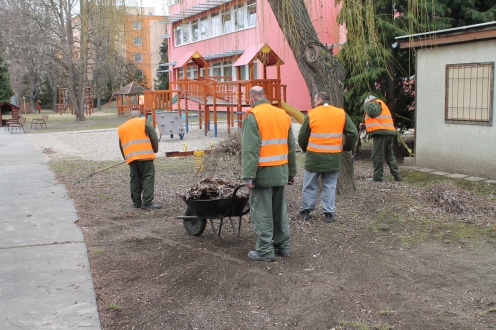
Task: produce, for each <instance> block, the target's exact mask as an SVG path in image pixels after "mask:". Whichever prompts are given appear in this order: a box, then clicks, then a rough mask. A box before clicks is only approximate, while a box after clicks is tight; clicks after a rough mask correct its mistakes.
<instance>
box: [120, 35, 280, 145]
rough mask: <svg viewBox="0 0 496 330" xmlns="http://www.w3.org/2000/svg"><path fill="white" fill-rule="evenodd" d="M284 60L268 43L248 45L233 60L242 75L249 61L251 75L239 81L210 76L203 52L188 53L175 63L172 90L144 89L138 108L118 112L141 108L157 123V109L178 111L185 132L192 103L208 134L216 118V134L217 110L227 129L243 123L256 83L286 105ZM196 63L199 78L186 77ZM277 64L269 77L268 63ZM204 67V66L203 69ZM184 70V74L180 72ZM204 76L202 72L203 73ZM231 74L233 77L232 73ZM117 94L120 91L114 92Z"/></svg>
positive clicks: (271, 98)
mask: <svg viewBox="0 0 496 330" xmlns="http://www.w3.org/2000/svg"><path fill="white" fill-rule="evenodd" d="M257 60H258V61H259V63H261V64H262V65H263V78H262V79H255V70H254V63H255V61H257ZM282 64H284V62H283V61H282V60H281V59H280V58H279V57H278V56H277V55H276V54H275V52H274V51H273V50H272V49H271V48H270V47H269V46H268V45H267V44H260V45H255V46H252V47H250V48H249V49H247V50H246V51H245V52H244V53H243V55H242V56H241V57H239V58H238V60H237V61H236V62H235V63H234V64H233V66H234V67H236V70H237V76H238V77H240V76H241V66H243V65H248V67H249V79H247V80H237V81H219V80H230V79H222V78H224V77H209V76H208V71H209V70H208V69H209V64H208V62H207V61H206V60H205V59H204V58H203V56H202V55H201V54H199V53H198V52H196V51H193V52H190V53H187V54H185V55H184V56H183V58H181V59H180V60H179V61H178V62H177V63H176V64H175V65H174V67H173V70H172V77H173V78H174V79H173V81H171V82H170V83H169V84H170V87H171V89H169V90H155V91H143V95H144V102H143V104H142V105H134V106H135V107H136V106H138V107H137V108H136V109H134V108H133V109H131V108H132V106H127V107H124V105H123V104H119V105H117V107H118V109H119V106H121V107H122V109H123V110H122V111H119V110H118V114H121V115H122V114H125V113H126V112H128V111H130V110H140V111H142V113H143V114H144V115H145V116H149V115H151V116H152V121H153V125H156V115H155V111H160V110H162V111H178V112H179V115H180V116H181V115H182V118H183V119H185V126H186V132H188V131H189V120H190V113H189V112H190V111H191V110H192V109H191V107H192V106H193V105H195V106H197V109H194V111H195V112H197V113H198V124H199V128H200V129H204V131H205V135H206V134H207V133H208V132H209V131H210V130H211V123H212V122H213V130H214V136H215V137H217V132H218V131H217V128H218V119H219V118H218V114H219V113H220V112H223V113H225V114H226V116H227V130H228V132H230V131H231V128H232V127H238V128H239V127H241V122H242V120H243V115H244V113H245V112H246V108H249V107H250V104H249V100H248V92H249V90H250V88H252V87H253V86H261V87H263V88H264V90H265V94H266V97H267V100H269V101H270V102H271V103H272V104H273V105H274V106H277V107H283V104H284V102H285V101H286V86H285V85H281V69H280V66H281V65H282ZM191 66H196V69H197V71H196V72H198V78H196V79H191V78H187V77H186V72H187V68H188V67H191ZM269 66H275V67H276V72H277V75H276V78H275V79H268V77H267V67H269ZM201 69H203V70H201ZM181 72H182V73H183V78H178V77H180V73H181ZM202 72H203V73H204V76H201V75H200V74H201V73H202ZM229 78H230V77H229ZM114 94H117V92H116V93H114Z"/></svg>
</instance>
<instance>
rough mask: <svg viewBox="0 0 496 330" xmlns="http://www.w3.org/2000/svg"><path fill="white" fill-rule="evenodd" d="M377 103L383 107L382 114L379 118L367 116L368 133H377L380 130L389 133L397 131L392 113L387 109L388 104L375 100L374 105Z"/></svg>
mask: <svg viewBox="0 0 496 330" xmlns="http://www.w3.org/2000/svg"><path fill="white" fill-rule="evenodd" d="M374 102H377V103H379V104H380V105H381V109H382V112H381V114H380V115H379V116H377V117H374V118H372V117H369V116H368V115H367V114H365V128H366V129H367V133H370V132H373V131H377V130H379V129H385V130H389V131H395V130H396V129H395V128H394V122H393V117H392V116H391V111H389V108H388V107H387V105H386V103H384V102H383V101H381V100H374V101H372V103H374Z"/></svg>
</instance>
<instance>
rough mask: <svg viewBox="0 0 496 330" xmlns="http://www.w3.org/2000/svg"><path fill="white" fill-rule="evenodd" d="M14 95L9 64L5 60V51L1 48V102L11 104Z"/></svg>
mask: <svg viewBox="0 0 496 330" xmlns="http://www.w3.org/2000/svg"><path fill="white" fill-rule="evenodd" d="M13 94H14V92H13V91H12V86H11V85H10V76H9V71H8V69H7V63H6V62H5V60H4V58H3V49H2V48H0V102H3V101H8V102H10V97H11V96H12V95H13Z"/></svg>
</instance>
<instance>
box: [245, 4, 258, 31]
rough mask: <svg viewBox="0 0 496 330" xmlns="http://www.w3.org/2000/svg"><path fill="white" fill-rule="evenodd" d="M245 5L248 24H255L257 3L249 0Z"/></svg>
mask: <svg viewBox="0 0 496 330" xmlns="http://www.w3.org/2000/svg"><path fill="white" fill-rule="evenodd" d="M247 5H248V7H247V8H246V11H247V16H248V26H255V25H256V24H257V3H256V1H255V0H250V1H248V4H247Z"/></svg>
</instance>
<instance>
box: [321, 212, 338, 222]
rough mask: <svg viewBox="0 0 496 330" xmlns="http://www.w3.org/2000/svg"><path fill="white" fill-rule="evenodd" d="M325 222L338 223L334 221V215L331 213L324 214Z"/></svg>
mask: <svg viewBox="0 0 496 330" xmlns="http://www.w3.org/2000/svg"><path fill="white" fill-rule="evenodd" d="M324 217H325V218H324V221H325V222H326V223H331V222H334V221H336V219H334V214H332V213H331V212H326V213H324Z"/></svg>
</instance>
